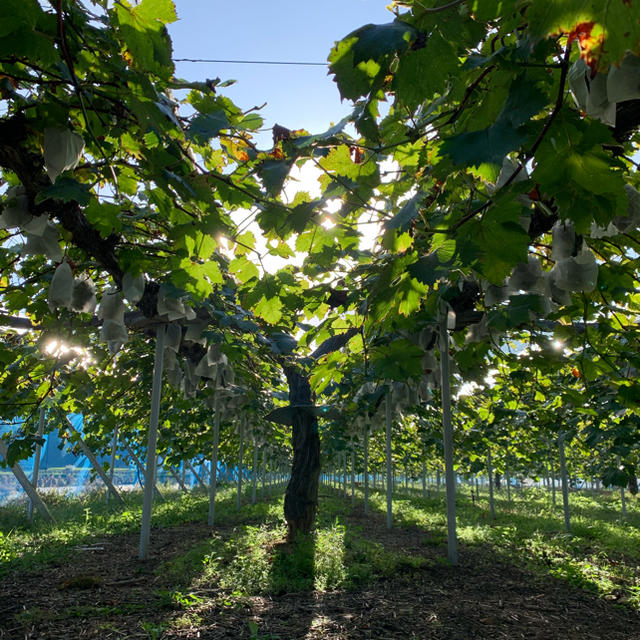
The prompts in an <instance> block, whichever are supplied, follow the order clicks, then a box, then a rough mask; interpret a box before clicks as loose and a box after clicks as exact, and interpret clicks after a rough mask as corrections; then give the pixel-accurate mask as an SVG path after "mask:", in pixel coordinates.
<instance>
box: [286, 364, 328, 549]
mask: <svg viewBox="0 0 640 640" xmlns="http://www.w3.org/2000/svg"><path fill="white" fill-rule="evenodd" d="M285 374H286V376H287V381H288V383H289V402H290V404H291V406H292V407H297V410H296V411H294V412H293V415H292V423H293V424H292V438H291V440H292V444H293V465H292V467H291V479H290V480H289V484H288V486H287V491H286V493H285V497H284V517H285V520H286V521H287V526H288V528H289V531H288V538H289V540H291V541H293V540H295V539H296V538H297V536H298V533H309V532H310V531H311V529H312V527H313V523H314V521H315V517H316V512H317V510H318V481H319V478H320V436H319V434H318V420H317V418H316V416H315V414H314V413H313V411H311V410H310V407H311V406H312V404H313V403H312V401H311V387H310V385H309V378H308V377H307V376H305V375H303V374H301V373H299V372H298V371H297V370H296V369H294V368H293V367H286V368H285Z"/></svg>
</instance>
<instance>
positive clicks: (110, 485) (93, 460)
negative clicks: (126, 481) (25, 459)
mask: <svg viewBox="0 0 640 640" xmlns="http://www.w3.org/2000/svg"><path fill="white" fill-rule="evenodd" d="M66 418H67V422H68V423H69V428H70V429H71V430H72V431H73V432H74V433H75V435H74V437H73V438H74V440H76V441H77V442H78V444H79V445H80V448H81V449H82V453H84V455H85V456H87V458H88V459H89V462H90V463H91V466H92V467H93V469H94V470H95V472H96V473H97V474H98V475H99V476H100V478H101V479H102V482H104V483H105V485H106V486H107V490H108V491H111V493H112V494H113V497H114V498H115V499H116V500H117V501H118V502H119V503H120V504H124V500H123V499H122V496H121V495H120V494H119V493H118V490H117V489H116V488H115V487H114V486H113V483H112V482H111V480H109V476H108V475H107V474H106V473H105V472H104V469H103V468H102V465H101V464H100V463H99V462H98V458H96V457H95V455H94V453H93V451H91V449H89V447H88V446H87V444H86V443H85V441H84V440H83V439H82V436H81V435H80V433H79V432H78V430H77V429H76V428H75V427H74V426H73V423H72V422H71V420H69V416H66Z"/></svg>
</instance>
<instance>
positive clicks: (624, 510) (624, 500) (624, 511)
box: [618, 456, 627, 518]
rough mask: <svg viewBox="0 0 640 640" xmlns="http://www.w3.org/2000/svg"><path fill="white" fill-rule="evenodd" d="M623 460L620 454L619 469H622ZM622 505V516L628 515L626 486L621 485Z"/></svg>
mask: <svg viewBox="0 0 640 640" xmlns="http://www.w3.org/2000/svg"><path fill="white" fill-rule="evenodd" d="M621 467H622V462H621V460H620V456H618V469H621ZM620 505H621V506H622V517H623V518H626V517H627V498H626V496H625V495H624V487H620Z"/></svg>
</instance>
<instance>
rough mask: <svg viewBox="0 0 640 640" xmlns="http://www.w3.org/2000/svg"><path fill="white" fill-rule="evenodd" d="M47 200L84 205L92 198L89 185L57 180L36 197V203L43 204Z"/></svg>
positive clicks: (72, 180) (70, 180)
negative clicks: (52, 199)
mask: <svg viewBox="0 0 640 640" xmlns="http://www.w3.org/2000/svg"><path fill="white" fill-rule="evenodd" d="M49 198H54V199H55V200H62V201H63V202H77V203H78V204H81V205H86V204H89V202H90V201H91V198H92V194H91V185H89V184H82V183H81V182H78V181H77V180H74V179H73V178H59V179H58V180H56V183H55V184H53V185H51V186H50V187H47V188H46V189H43V190H42V191H41V192H40V193H39V194H38V195H37V196H36V203H40V202H44V201H45V200H48V199H49Z"/></svg>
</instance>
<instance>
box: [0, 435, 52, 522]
mask: <svg viewBox="0 0 640 640" xmlns="http://www.w3.org/2000/svg"><path fill="white" fill-rule="evenodd" d="M7 450H8V447H7V445H6V443H5V441H4V440H2V439H1V438H0V455H2V457H3V458H4V459H5V460H7ZM10 469H11V471H13V475H14V476H15V477H16V479H17V480H18V482H19V483H20V485H21V486H22V488H23V489H24V491H25V493H26V494H27V495H28V496H29V499H30V500H31V502H33V504H34V506H35V508H36V509H37V510H38V511H39V512H40V515H41V516H42V517H43V518H44V519H45V520H46V521H47V522H51V523H52V524H55V522H56V521H55V520H54V519H53V516H52V515H51V514H50V513H49V509H47V506H46V505H45V503H44V502H42V500H41V499H40V496H39V495H38V492H37V491H36V490H35V488H34V487H33V485H32V484H31V483H30V482H29V478H27V476H26V475H25V473H24V471H23V470H22V468H21V467H20V465H19V464H14V465H12V466H11V467H10Z"/></svg>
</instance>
